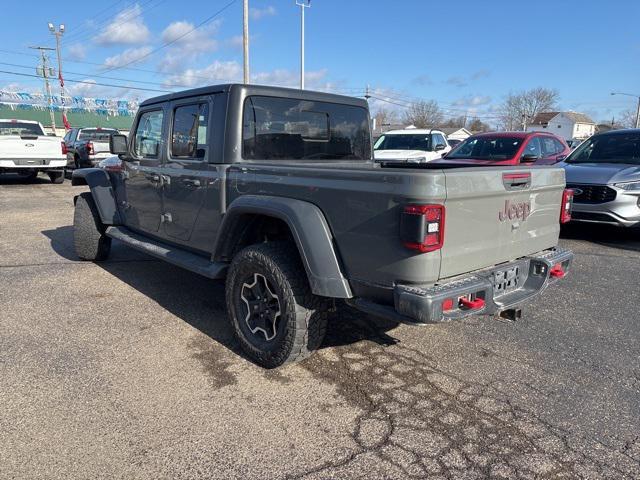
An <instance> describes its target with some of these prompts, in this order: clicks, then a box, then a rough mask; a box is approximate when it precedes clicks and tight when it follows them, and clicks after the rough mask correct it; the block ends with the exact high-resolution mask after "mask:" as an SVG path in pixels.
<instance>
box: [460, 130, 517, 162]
mask: <svg viewBox="0 0 640 480" xmlns="http://www.w3.org/2000/svg"><path fill="white" fill-rule="evenodd" d="M522 141H523V139H522V138H519V137H497V136H496V137H491V136H488V137H469V138H467V139H466V140H465V141H464V142H462V143H461V144H460V145H458V146H457V147H456V148H455V150H453V151H452V152H450V153H449V154H448V155H447V158H464V159H468V160H507V159H509V158H513V156H514V155H515V154H516V152H517V151H518V149H519V148H520V145H522Z"/></svg>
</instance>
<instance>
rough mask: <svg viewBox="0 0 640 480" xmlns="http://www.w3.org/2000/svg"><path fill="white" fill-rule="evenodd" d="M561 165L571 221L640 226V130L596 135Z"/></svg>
mask: <svg viewBox="0 0 640 480" xmlns="http://www.w3.org/2000/svg"><path fill="white" fill-rule="evenodd" d="M562 165H563V166H564V169H565V172H566V177H567V188H571V189H572V190H573V198H574V202H575V203H574V206H573V210H574V211H573V214H572V219H573V220H574V221H576V222H594V223H608V224H611V225H617V226H621V227H638V226H640V130H611V131H609V132H604V133H598V134H596V135H594V136H592V137H591V138H589V139H588V140H585V141H584V142H583V143H582V144H581V145H580V146H579V147H578V148H577V149H576V150H574V151H573V153H572V154H571V155H569V157H568V158H567V159H566V160H565V162H564V163H563V164H562Z"/></svg>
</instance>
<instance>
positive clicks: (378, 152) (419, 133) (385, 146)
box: [373, 127, 451, 163]
mask: <svg viewBox="0 0 640 480" xmlns="http://www.w3.org/2000/svg"><path fill="white" fill-rule="evenodd" d="M449 151H451V146H450V145H449V142H448V141H447V136H446V135H445V134H444V133H443V132H442V131H440V130H435V129H418V128H413V127H407V128H405V129H404V130H391V131H389V132H385V133H384V134H383V135H382V136H380V138H379V139H378V140H377V141H376V143H375V145H374V146H373V155H374V157H375V159H376V160H377V161H379V162H380V161H385V162H390V161H399V162H410V163H426V162H430V161H431V160H436V159H439V158H442V155H444V154H445V153H447V152H449Z"/></svg>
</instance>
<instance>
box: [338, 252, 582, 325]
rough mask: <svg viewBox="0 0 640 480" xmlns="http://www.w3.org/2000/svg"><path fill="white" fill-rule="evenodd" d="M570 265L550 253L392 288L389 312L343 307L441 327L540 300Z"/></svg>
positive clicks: (355, 302) (358, 303)
mask: <svg viewBox="0 0 640 480" xmlns="http://www.w3.org/2000/svg"><path fill="white" fill-rule="evenodd" d="M572 261H573V253H572V252H571V251H569V250H565V249H561V248H555V249H551V250H546V251H543V252H539V253H538V254H535V255H532V256H529V257H524V258H521V259H518V260H516V261H514V262H509V263H504V264H501V265H498V266H496V267H492V268H489V269H484V270H479V271H476V272H473V273H470V274H468V275H464V276H460V277H456V278H454V279H451V280H450V281H448V282H446V283H442V284H439V285H434V286H430V287H422V286H415V285H397V286H396V287H395V288H394V295H393V297H394V305H393V306H391V305H383V304H379V303H375V302H371V301H369V300H365V299H361V298H358V299H352V300H348V303H349V304H350V305H351V306H353V307H355V308H357V309H359V310H362V311H365V312H367V313H370V314H372V315H375V316H379V317H384V318H387V319H389V320H392V321H397V322H402V323H409V324H413V325H423V324H431V323H439V322H446V321H450V320H457V319H460V318H463V317H466V316H469V315H494V314H498V313H500V312H502V311H505V310H510V309H513V308H515V307H517V306H518V305H520V304H522V303H524V302H526V301H527V300H530V299H531V298H533V297H535V296H536V295H538V294H540V293H541V292H542V291H543V290H544V289H545V288H547V287H548V286H549V285H551V284H553V283H555V282H556V281H558V280H559V279H561V278H563V277H564V276H566V274H567V273H568V272H569V271H570V269H571V263H572Z"/></svg>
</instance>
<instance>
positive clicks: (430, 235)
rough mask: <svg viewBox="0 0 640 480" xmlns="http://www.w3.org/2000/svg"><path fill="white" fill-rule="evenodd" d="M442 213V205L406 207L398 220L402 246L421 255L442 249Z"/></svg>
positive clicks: (443, 211) (443, 210) (443, 209)
mask: <svg viewBox="0 0 640 480" xmlns="http://www.w3.org/2000/svg"><path fill="white" fill-rule="evenodd" d="M444 213H445V208H444V205H406V206H405V207H404V211H403V212H402V217H401V219H400V239H401V240H402V242H403V243H404V246H405V247H407V248H410V249H412V250H417V251H419V252H421V253H425V252H432V251H434V250H439V249H440V248H442V245H443V243H444Z"/></svg>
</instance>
